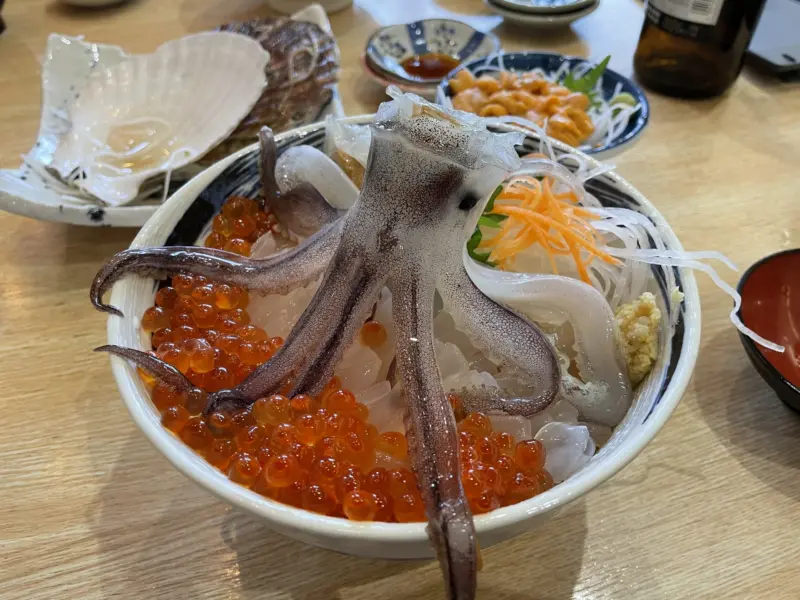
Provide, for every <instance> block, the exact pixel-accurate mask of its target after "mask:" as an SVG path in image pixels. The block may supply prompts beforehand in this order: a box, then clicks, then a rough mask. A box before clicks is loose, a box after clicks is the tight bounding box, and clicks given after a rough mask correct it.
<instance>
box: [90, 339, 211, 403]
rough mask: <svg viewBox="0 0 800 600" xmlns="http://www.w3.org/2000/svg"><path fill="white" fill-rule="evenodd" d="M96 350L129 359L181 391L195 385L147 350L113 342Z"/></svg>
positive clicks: (192, 387)
mask: <svg viewBox="0 0 800 600" xmlns="http://www.w3.org/2000/svg"><path fill="white" fill-rule="evenodd" d="M94 351H95V352H107V353H109V354H113V355H114V356H119V357H120V358H124V359H126V360H129V361H131V362H132V363H134V364H135V365H137V366H139V367H141V368H142V369H144V370H146V371H147V372H148V373H151V374H152V375H155V376H156V377H158V378H159V379H160V380H161V381H163V382H164V383H166V384H167V385H169V386H170V387H173V388H175V389H176V390H178V391H180V392H188V391H189V390H192V389H194V387H195V386H194V385H193V384H192V382H191V381H189V380H188V379H187V378H186V376H185V375H184V374H183V373H181V372H180V371H179V370H178V369H176V368H175V367H173V366H172V365H171V364H169V363H167V362H164V361H163V360H161V359H160V358H158V357H155V356H153V355H152V354H148V353H147V352H143V351H141V350H134V349H133V348H123V347H122V346H115V345H113V344H108V345H105V346H100V347H98V348H95V349H94Z"/></svg>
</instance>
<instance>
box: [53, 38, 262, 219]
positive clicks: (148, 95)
mask: <svg viewBox="0 0 800 600" xmlns="http://www.w3.org/2000/svg"><path fill="white" fill-rule="evenodd" d="M268 60H269V54H268V53H267V52H265V51H264V49H263V48H262V46H261V45H260V44H258V43H255V42H254V41H253V40H252V39H249V38H248V37H246V36H243V35H237V34H234V33H227V32H206V33H199V34H195V35H191V36H187V37H184V38H181V39H178V40H173V41H170V42H167V43H165V44H163V45H162V46H160V47H159V48H158V49H157V50H156V51H155V52H154V53H153V54H148V55H134V56H131V57H130V58H129V59H127V60H124V61H122V62H120V63H118V64H116V65H114V66H111V67H110V68H107V69H104V70H103V71H100V72H98V73H95V74H93V75H92V76H91V77H90V78H89V79H88V81H87V84H86V86H85V88H84V89H83V90H82V91H81V92H80V94H79V96H78V99H77V100H76V102H75V104H74V105H73V106H72V109H71V115H70V117H71V122H72V127H71V130H70V131H69V132H68V133H67V134H66V135H65V136H64V137H63V139H62V140H61V142H60V144H59V146H58V148H57V149H56V152H55V155H54V157H53V162H52V167H53V168H54V169H55V170H56V171H57V172H58V173H59V174H60V175H61V177H62V178H64V179H69V178H74V177H75V175H76V174H80V177H79V179H78V181H77V182H76V183H77V185H78V187H80V188H81V189H82V190H85V191H86V192H88V193H90V194H92V195H93V196H96V197H97V198H99V199H101V200H103V201H104V202H107V203H108V204H111V205H121V204H125V203H127V202H130V201H131V200H133V199H134V198H135V197H136V195H137V192H138V190H139V188H140V186H141V185H142V183H143V182H145V181H146V180H147V179H149V178H151V177H153V176H154V175H157V174H159V173H164V172H166V171H167V170H168V169H177V168H180V167H182V166H184V165H186V164H188V163H191V162H194V161H196V160H197V159H198V158H199V157H201V156H203V155H204V154H205V153H206V152H208V151H209V150H210V149H211V148H213V147H214V146H215V145H216V144H218V143H219V142H220V140H223V139H225V138H226V137H227V136H228V135H229V134H230V133H231V132H232V131H233V130H234V129H235V128H236V126H237V124H238V123H239V122H240V121H241V120H242V118H243V116H244V115H247V114H248V112H249V111H250V109H251V108H252V107H253V105H254V104H255V103H256V101H257V100H258V99H259V97H260V96H261V91H262V89H264V86H265V84H266V78H265V73H264V67H265V65H266V64H267V62H268ZM109 146H111V147H112V148H113V149H115V150H116V152H117V155H116V156H112V154H113V152H109ZM137 147H141V149H140V150H139V151H136V152H134V157H133V158H132V159H131V158H130V152H131V151H130V150H129V151H128V156H126V157H124V158H122V157H120V156H119V152H120V151H121V150H123V149H124V150H128V149H129V148H137ZM101 156H104V158H103V159H102V160H101V161H98V160H97V158H99V157H101Z"/></svg>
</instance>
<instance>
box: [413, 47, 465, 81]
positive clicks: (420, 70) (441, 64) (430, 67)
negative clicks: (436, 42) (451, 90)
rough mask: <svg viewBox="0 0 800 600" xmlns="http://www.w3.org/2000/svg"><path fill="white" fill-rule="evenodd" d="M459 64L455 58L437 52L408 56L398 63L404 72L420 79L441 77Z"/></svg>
mask: <svg viewBox="0 0 800 600" xmlns="http://www.w3.org/2000/svg"><path fill="white" fill-rule="evenodd" d="M459 64H461V63H460V62H459V60H458V59H457V58H453V57H452V56H448V55H447V54H439V53H437V52H429V53H428V54H420V55H419V56H409V57H408V58H407V59H405V60H404V61H403V62H401V63H400V65H401V66H402V67H403V70H404V71H405V72H406V73H408V74H409V75H411V76H412V77H418V78H420V79H441V78H442V77H444V76H445V75H447V74H448V73H449V72H450V71H452V70H453V69H455V68H456V67H457V66H458V65H459Z"/></svg>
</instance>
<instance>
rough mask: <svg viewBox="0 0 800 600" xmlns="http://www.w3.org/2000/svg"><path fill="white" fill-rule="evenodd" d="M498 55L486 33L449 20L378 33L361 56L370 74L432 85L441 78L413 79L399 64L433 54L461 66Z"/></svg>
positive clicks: (394, 27)
mask: <svg viewBox="0 0 800 600" xmlns="http://www.w3.org/2000/svg"><path fill="white" fill-rule="evenodd" d="M499 51H500V41H499V40H498V39H497V38H496V37H495V36H493V35H492V34H490V33H483V32H480V31H477V30H476V29H474V28H472V27H470V26H469V25H467V24H466V23H461V22H460V21H453V20H451V19H426V20H424V21H414V22H413V23H407V24H405V25H389V26H388V27H382V28H381V29H378V30H377V31H376V32H375V33H373V34H372V37H370V38H369V40H368V41H367V48H366V51H365V54H366V57H367V60H368V62H369V64H370V67H371V68H372V69H373V70H375V71H378V72H380V71H383V72H384V73H385V74H387V75H390V76H391V77H392V78H393V79H400V80H401V81H407V82H409V83H420V82H425V83H435V82H439V81H441V77H434V78H424V77H415V76H413V75H411V74H409V73H407V72H406V71H405V69H403V67H402V66H401V63H402V62H403V61H404V60H406V59H407V58H411V57H413V56H421V55H423V54H430V53H436V54H446V55H447V56H452V57H453V58H455V59H456V60H458V62H459V63H462V64H463V63H465V62H469V61H472V60H475V59H477V58H482V57H486V56H490V55H492V54H496V53H497V52H499Z"/></svg>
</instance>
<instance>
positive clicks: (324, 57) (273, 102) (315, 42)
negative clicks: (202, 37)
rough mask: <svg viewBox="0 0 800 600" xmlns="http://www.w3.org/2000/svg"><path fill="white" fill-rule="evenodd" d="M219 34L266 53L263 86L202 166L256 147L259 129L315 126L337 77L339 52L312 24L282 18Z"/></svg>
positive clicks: (257, 21) (240, 25)
mask: <svg viewBox="0 0 800 600" xmlns="http://www.w3.org/2000/svg"><path fill="white" fill-rule="evenodd" d="M220 31H231V32H235V33H239V34H242V35H246V36H248V37H251V38H253V39H255V40H256V41H258V42H259V43H260V44H261V46H262V47H263V48H264V49H265V50H267V51H268V52H269V54H270V61H269V63H268V64H267V67H266V76H267V82H268V84H267V87H266V88H265V89H264V91H263V93H262V94H261V98H259V100H258V102H257V103H256V105H255V106H254V107H253V109H252V110H251V111H250V113H249V114H248V115H247V116H246V117H245V118H244V119H243V120H242V122H241V123H240V124H239V126H238V127H237V128H236V130H235V131H234V132H233V133H232V134H231V135H230V136H229V138H228V139H227V140H225V141H224V142H223V143H221V144H220V145H219V146H218V147H217V148H215V149H214V150H213V151H212V152H210V153H209V155H208V156H206V157H205V158H204V160H203V162H204V163H210V162H214V161H216V160H219V159H221V158H223V157H224V156H227V155H228V154H231V153H232V152H235V151H236V150H239V149H240V148H243V147H244V146H247V145H249V144H251V143H253V142H255V141H257V139H258V130H259V129H261V127H263V126H264V125H267V126H269V127H270V128H272V130H273V131H275V132H276V133H277V132H281V131H286V130H287V129H293V128H295V127H299V126H301V125H307V124H309V123H313V122H315V121H318V120H319V117H320V114H321V113H322V111H323V109H324V108H325V106H326V105H327V104H328V103H329V102H330V101H331V99H332V97H333V94H334V87H335V85H336V82H337V80H338V76H339V50H338V48H337V46H336V41H335V40H334V39H333V37H332V36H331V35H329V34H328V33H326V32H325V31H324V30H323V29H322V28H320V27H319V25H317V24H315V23H310V22H308V21H295V20H292V19H288V18H277V19H253V20H250V21H244V22H240V23H229V24H227V25H223V26H222V27H220Z"/></svg>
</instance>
